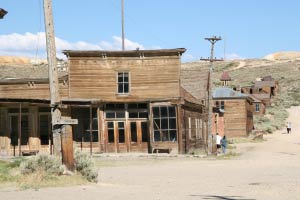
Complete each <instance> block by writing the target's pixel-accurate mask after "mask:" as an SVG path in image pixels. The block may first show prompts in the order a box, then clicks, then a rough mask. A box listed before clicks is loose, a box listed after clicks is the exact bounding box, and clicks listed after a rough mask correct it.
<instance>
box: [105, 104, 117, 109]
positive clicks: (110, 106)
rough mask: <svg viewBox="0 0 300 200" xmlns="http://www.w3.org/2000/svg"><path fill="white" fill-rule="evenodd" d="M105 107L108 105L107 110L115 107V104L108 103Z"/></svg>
mask: <svg viewBox="0 0 300 200" xmlns="http://www.w3.org/2000/svg"><path fill="white" fill-rule="evenodd" d="M105 107H106V109H107V110H109V109H114V108H115V104H111V103H110V104H106V106H105Z"/></svg>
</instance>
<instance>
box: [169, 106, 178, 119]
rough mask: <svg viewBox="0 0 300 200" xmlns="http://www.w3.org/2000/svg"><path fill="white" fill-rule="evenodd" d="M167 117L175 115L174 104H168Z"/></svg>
mask: <svg viewBox="0 0 300 200" xmlns="http://www.w3.org/2000/svg"><path fill="white" fill-rule="evenodd" d="M169 117H176V111H175V107H174V106H169Z"/></svg>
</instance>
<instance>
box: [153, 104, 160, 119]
mask: <svg viewBox="0 0 300 200" xmlns="http://www.w3.org/2000/svg"><path fill="white" fill-rule="evenodd" d="M152 111H153V117H154V118H159V107H153V108H152Z"/></svg>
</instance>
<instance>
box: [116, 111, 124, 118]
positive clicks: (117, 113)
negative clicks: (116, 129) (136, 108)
mask: <svg viewBox="0 0 300 200" xmlns="http://www.w3.org/2000/svg"><path fill="white" fill-rule="evenodd" d="M116 117H117V118H125V112H116Z"/></svg>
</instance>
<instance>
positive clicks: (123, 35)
mask: <svg viewBox="0 0 300 200" xmlns="http://www.w3.org/2000/svg"><path fill="white" fill-rule="evenodd" d="M121 1H122V11H121V12H122V51H124V50H125V31H124V0H121Z"/></svg>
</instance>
